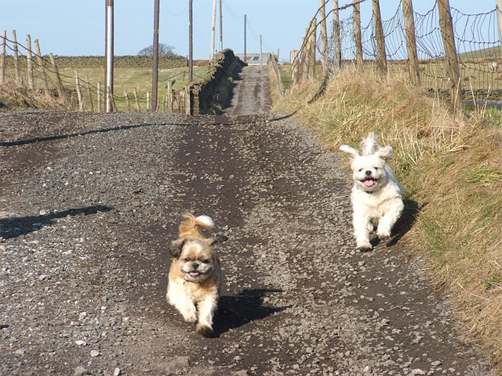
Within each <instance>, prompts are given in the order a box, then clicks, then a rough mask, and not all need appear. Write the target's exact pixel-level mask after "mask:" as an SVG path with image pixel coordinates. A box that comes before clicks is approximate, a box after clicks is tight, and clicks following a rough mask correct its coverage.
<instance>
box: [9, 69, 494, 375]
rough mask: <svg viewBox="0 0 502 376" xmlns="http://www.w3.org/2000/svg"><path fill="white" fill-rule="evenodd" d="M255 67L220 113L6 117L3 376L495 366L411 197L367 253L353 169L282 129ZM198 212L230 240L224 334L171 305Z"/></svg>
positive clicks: (400, 371)
mask: <svg viewBox="0 0 502 376" xmlns="http://www.w3.org/2000/svg"><path fill="white" fill-rule="evenodd" d="M260 69H261V68H260V67H247V68H245V69H244V71H243V72H242V81H240V82H239V84H238V86H237V87H236V94H235V95H234V102H233V104H232V108H230V109H229V110H228V113H227V115H225V116H217V117H214V116H199V117H186V116H175V115H164V114H137V113H122V114H112V115H91V114H78V113H54V112H20V113H4V114H1V115H0V127H1V128H0V129H1V130H2V143H1V144H0V145H1V150H2V192H1V198H0V199H1V206H2V207H1V212H0V224H1V226H2V227H1V236H2V237H3V240H2V241H1V242H0V260H1V270H0V293H1V295H0V296H1V305H0V328H1V329H0V334H1V340H0V354H1V355H0V374H1V375H85V374H90V375H215V376H216V375H234V376H244V375H488V372H487V368H486V366H485V363H484V362H483V359H481V358H480V357H479V356H477V355H476V354H475V353H474V352H473V351H472V349H471V348H470V347H469V346H468V345H466V344H464V343H462V341H461V339H460V336H459V331H458V330H457V326H456V324H455V322H454V321H453V319H452V317H451V314H450V312H449V307H448V302H447V301H444V300H440V299H438V297H436V296H435V295H434V293H433V292H432V290H431V288H430V287H429V284H428V281H427V275H426V273H425V272H424V270H425V268H424V266H423V265H422V264H421V262H420V261H419V260H416V259H415V258H413V257H412V256H410V254H411V251H412V249H411V248H410V245H408V244H407V243H406V241H405V240H406V237H404V238H402V236H403V235H405V233H406V231H407V230H409V227H410V225H412V223H411V222H410V219H411V217H410V215H409V213H410V212H413V210H415V208H414V207H413V203H407V214H406V215H405V218H404V219H405V220H404V221H402V222H401V223H400V224H399V226H398V233H397V234H396V236H395V237H394V239H393V240H391V241H390V243H389V244H380V245H379V246H378V247H377V248H376V249H375V250H374V251H372V252H368V253H360V252H356V251H355V250H354V241H353V239H352V228H351V207H350V203H349V198H348V194H349V190H350V180H349V177H348V176H347V173H346V171H344V169H343V168H342V167H343V164H344V163H345V161H343V160H342V161H340V160H338V158H337V157H336V156H335V155H332V154H328V153H326V152H324V151H323V150H322V148H321V147H320V145H319V144H318V143H317V142H316V140H315V139H314V138H313V136H312V134H311V133H310V132H309V131H308V130H306V129H305V128H304V127H303V126H302V125H301V124H298V123H297V122H296V121H295V120H292V119H285V120H281V121H269V119H270V116H269V115H268V114H266V113H264V112H265V110H266V108H267V106H268V105H269V103H270V102H269V99H268V92H267V91H265V90H264V88H266V87H267V84H268V83H267V80H266V77H265V74H264V72H262V73H259V72H258V70H260ZM253 82H259V84H258V85H256V84H253ZM238 115H242V116H238ZM185 211H188V212H192V213H194V214H197V215H200V214H207V215H210V216H211V217H212V218H213V219H214V221H215V222H216V224H217V227H216V229H215V232H216V233H220V234H224V235H226V236H228V237H229V241H227V242H226V243H223V244H221V245H219V246H218V247H219V248H218V249H219V252H220V256H221V259H222V264H223V273H224V275H225V288H224V293H223V296H222V297H221V298H220V304H219V309H218V312H217V314H216V317H215V330H216V333H215V336H214V338H203V337H201V336H200V335H198V334H197V333H196V332H195V329H194V327H193V326H192V325H190V324H187V323H184V322H183V320H182V319H181V317H180V315H179V314H178V313H177V312H176V311H175V310H174V309H173V308H172V307H170V306H169V305H168V304H167V303H166V302H165V291H166V284H167V270H168V266H169V263H170V256H169V253H168V250H167V247H168V245H169V244H170V242H171V241H172V240H174V239H175V238H176V235H177V226H178V224H179V221H180V216H181V214H182V213H183V212H185Z"/></svg>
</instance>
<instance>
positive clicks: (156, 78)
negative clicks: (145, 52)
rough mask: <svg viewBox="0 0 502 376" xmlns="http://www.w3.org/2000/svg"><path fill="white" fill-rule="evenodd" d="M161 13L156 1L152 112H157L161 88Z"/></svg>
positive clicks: (156, 0)
mask: <svg viewBox="0 0 502 376" xmlns="http://www.w3.org/2000/svg"><path fill="white" fill-rule="evenodd" d="M159 13H160V0H155V10H154V17H153V73H152V112H156V111H157V92H158V87H159Z"/></svg>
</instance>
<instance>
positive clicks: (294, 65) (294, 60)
mask: <svg viewBox="0 0 502 376" xmlns="http://www.w3.org/2000/svg"><path fill="white" fill-rule="evenodd" d="M299 57H300V56H299V55H298V50H293V51H291V86H294V85H296V84H297V80H298V66H299V63H300V62H299V61H298V59H299Z"/></svg>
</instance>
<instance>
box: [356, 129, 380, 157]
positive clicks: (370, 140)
mask: <svg viewBox="0 0 502 376" xmlns="http://www.w3.org/2000/svg"><path fill="white" fill-rule="evenodd" d="M360 146H361V155H364V156H368V155H373V154H375V153H376V152H377V151H378V149H380V145H379V144H378V136H377V135H376V134H375V133H374V132H369V133H368V135H367V136H366V137H365V138H363V140H362V141H361V145H360Z"/></svg>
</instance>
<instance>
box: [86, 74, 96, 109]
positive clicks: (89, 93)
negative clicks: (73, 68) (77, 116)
mask: <svg viewBox="0 0 502 376" xmlns="http://www.w3.org/2000/svg"><path fill="white" fill-rule="evenodd" d="M85 86H86V87H87V95H89V103H90V105H91V112H94V101H93V100H92V92H91V84H90V83H89V76H85Z"/></svg>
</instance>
